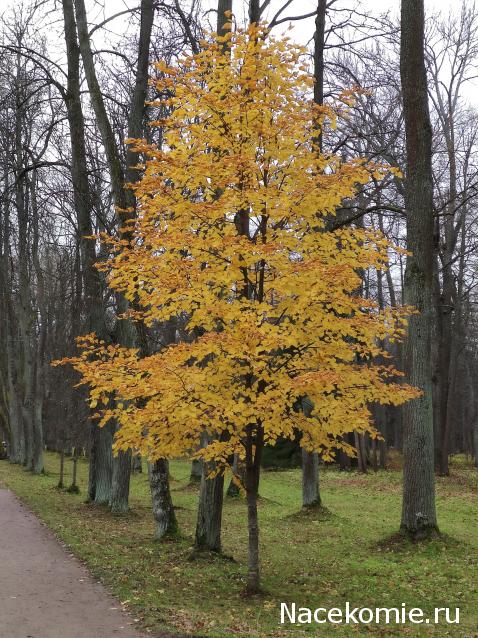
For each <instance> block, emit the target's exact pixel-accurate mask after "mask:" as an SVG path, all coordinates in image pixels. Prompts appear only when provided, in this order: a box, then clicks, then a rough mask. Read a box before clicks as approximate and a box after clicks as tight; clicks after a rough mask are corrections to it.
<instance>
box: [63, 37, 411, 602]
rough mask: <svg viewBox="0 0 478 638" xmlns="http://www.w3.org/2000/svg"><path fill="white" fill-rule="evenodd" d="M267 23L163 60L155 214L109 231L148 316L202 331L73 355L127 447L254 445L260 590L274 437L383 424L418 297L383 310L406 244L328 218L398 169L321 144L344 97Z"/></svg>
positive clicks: (219, 453)
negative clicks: (393, 247) (320, 129)
mask: <svg viewBox="0 0 478 638" xmlns="http://www.w3.org/2000/svg"><path fill="white" fill-rule="evenodd" d="M265 35H266V33H265V29H264V28H263V27H261V26H256V25H253V26H251V27H250V28H249V29H248V30H245V31H242V30H238V31H236V32H235V33H228V34H227V35H225V36H222V37H216V36H215V37H212V38H211V40H210V41H209V42H207V43H204V47H203V49H202V50H201V52H200V53H198V54H197V55H194V56H190V57H186V58H184V59H183V60H182V61H181V64H180V65H179V66H178V67H174V68H170V67H167V66H166V65H163V64H158V65H157V67H158V71H159V72H160V76H161V79H160V80H159V81H157V90H158V93H159V95H160V98H159V104H160V105H162V106H163V107H164V108H163V112H167V113H169V115H168V116H167V117H166V118H165V119H163V120H160V121H157V122H155V123H154V125H155V126H158V127H162V129H163V140H164V143H163V146H162V148H157V147H155V146H152V145H148V144H146V142H139V141H136V142H135V146H136V149H137V150H138V151H140V152H141V153H143V154H145V156H146V158H147V159H146V163H145V166H144V176H143V178H142V180H141V181H140V182H139V183H138V184H137V185H135V186H134V191H135V195H136V198H137V201H138V213H139V216H138V219H137V220H135V221H134V222H132V224H131V227H130V228H129V229H128V233H127V234H124V235H123V236H122V237H120V238H118V239H117V240H109V242H110V248H111V257H110V259H109V261H108V262H107V263H106V264H103V265H102V266H101V268H105V269H107V270H108V277H109V285H110V286H111V287H112V288H113V289H114V290H116V291H121V292H122V293H124V294H125V295H126V297H127V298H128V299H130V300H131V301H132V302H134V307H135V308H136V310H135V312H136V314H137V315H138V316H140V317H141V319H142V320H144V321H146V322H147V323H149V324H150V325H151V324H153V323H155V322H164V321H167V320H169V319H170V318H172V317H177V316H183V317H187V320H188V329H189V331H190V333H191V339H189V340H188V342H182V343H177V344H172V345H169V346H167V347H165V348H163V349H162V350H161V351H159V352H157V353H155V354H152V355H151V356H148V357H145V358H141V357H140V356H139V353H138V352H137V351H136V350H133V349H128V348H124V347H121V346H113V345H106V344H105V343H103V342H102V341H98V340H97V339H96V338H95V336H94V335H89V336H87V337H84V338H82V339H81V340H80V343H79V345H80V347H81V354H80V355H79V356H78V357H76V358H74V359H70V360H69V361H70V362H72V363H73V365H74V367H75V368H76V369H77V370H78V371H79V372H80V373H81V375H82V380H83V383H85V384H88V385H89V388H90V389H89V396H90V403H91V405H92V406H93V407H96V408H97V410H98V417H99V418H100V420H101V423H102V424H106V423H107V422H108V421H109V420H110V419H113V418H114V419H115V420H116V421H117V422H118V423H119V424H120V428H119V430H118V432H117V434H116V443H115V445H116V449H117V450H125V449H129V448H135V449H138V450H139V451H140V452H141V453H142V454H144V455H146V456H147V457H149V458H150V459H156V458H159V457H165V458H172V457H178V456H181V455H185V454H187V453H191V454H196V455H198V456H200V457H202V458H203V459H204V460H205V461H213V462H215V464H216V466H217V467H218V468H219V470H221V469H224V468H226V467H227V466H228V464H229V461H230V459H231V457H232V455H234V454H238V455H239V457H240V458H241V459H242V460H243V462H244V465H245V491H246V497H247V511H248V525H249V571H248V581H247V589H248V591H249V592H255V591H257V590H258V589H259V551H258V541H259V528H258V518H257V494H258V485H259V474H260V463H261V453H262V449H263V446H264V444H269V445H271V444H272V445H273V444H274V442H275V441H276V440H277V439H278V438H279V437H286V438H295V437H296V434H297V432H299V433H300V434H301V437H302V440H301V445H302V446H303V447H306V448H307V449H310V450H315V451H319V452H321V454H322V455H323V457H324V458H330V456H331V454H332V450H333V449H336V448H339V447H342V448H345V447H347V446H346V444H345V443H344V442H343V439H342V435H343V434H344V433H346V432H349V431H352V430H358V431H360V432H369V433H371V435H372V436H374V435H375V431H374V429H373V425H372V423H371V418H370V411H369V406H370V404H371V403H375V402H376V403H393V404H400V403H402V402H404V401H406V400H408V399H409V398H412V397H414V396H416V392H415V390H414V389H412V388H410V387H409V386H406V385H404V384H401V383H400V382H399V380H398V379H396V377H398V376H399V373H398V372H397V371H396V370H394V369H393V367H392V366H386V365H384V364H383V360H384V358H386V356H387V354H386V353H385V352H382V350H381V348H380V345H379V344H380V343H383V341H384V339H385V337H388V338H389V339H392V340H393V339H397V338H400V337H401V336H402V333H403V330H404V324H405V321H406V319H405V312H404V310H403V309H402V310H397V309H393V310H392V309H389V310H386V311H380V310H379V308H378V307H377V305H376V304H375V303H374V302H373V301H371V300H366V299H364V298H363V297H361V296H360V294H359V293H358V291H359V290H360V287H361V278H360V272H361V271H363V269H366V268H378V269H383V268H385V267H386V264H387V261H388V258H387V253H388V251H389V249H390V246H389V244H388V243H387V241H386V240H385V238H384V237H383V236H381V235H379V234H377V233H375V232H371V231H367V230H358V229H354V228H343V229H341V230H337V231H335V232H326V229H325V220H326V218H327V217H330V216H331V215H334V212H335V210H336V208H337V207H338V206H340V204H341V202H342V200H343V199H344V198H348V197H352V196H353V194H354V192H355V190H356V188H357V186H358V185H360V184H365V183H366V182H367V181H368V180H369V178H370V174H371V171H373V172H374V173H375V177H379V176H380V173H382V172H383V170H384V169H382V168H380V167H377V166H374V167H371V166H368V165H366V164H365V163H364V162H361V161H353V162H347V163H343V162H341V161H340V160H339V158H338V157H335V156H331V155H325V154H322V153H320V152H319V149H318V147H317V143H316V140H317V126H318V125H320V124H321V123H323V122H324V121H326V120H329V121H331V123H333V119H334V117H335V116H334V113H333V112H332V110H330V109H328V108H325V107H323V106H317V105H316V104H314V103H313V101H312V100H311V97H310V92H311V88H312V80H311V78H310V76H309V74H308V73H307V70H306V69H305V68H304V66H303V65H302V64H301V55H302V50H301V49H299V48H297V47H295V46H292V45H291V44H289V42H288V41H287V40H285V39H281V40H275V39H273V38H272V37H270V36H269V35H267V38H266V37H265ZM375 360H380V361H382V363H380V364H378V363H375V362H374V361H375ZM304 397H308V399H309V401H310V403H311V404H312V405H313V410H312V412H311V413H309V411H307V414H305V413H304V412H303V411H302V410H301V409H300V407H299V406H300V405H301V400H302V399H303V398H304ZM112 399H113V400H112ZM203 431H207V434H208V443H207V445H205V446H203V447H200V445H199V442H200V438H201V433H202V432H203ZM347 451H350V450H347Z"/></svg>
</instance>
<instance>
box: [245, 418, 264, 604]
mask: <svg viewBox="0 0 478 638" xmlns="http://www.w3.org/2000/svg"><path fill="white" fill-rule="evenodd" d="M263 446H264V431H263V428H262V426H261V425H258V426H257V427H256V428H255V437H254V436H253V426H250V427H249V429H248V433H247V437H246V441H245V447H246V471H245V488H246V500H247V529H248V537H249V543H248V561H247V562H248V572H247V585H246V593H247V594H257V593H259V592H260V584H261V583H260V563H259V519H258V515H257V497H258V494H259V478H260V469H261V458H262V449H263Z"/></svg>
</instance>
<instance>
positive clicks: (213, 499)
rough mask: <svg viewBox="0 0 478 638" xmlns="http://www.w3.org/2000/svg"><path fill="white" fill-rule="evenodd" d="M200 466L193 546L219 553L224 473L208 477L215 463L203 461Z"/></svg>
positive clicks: (200, 549)
mask: <svg viewBox="0 0 478 638" xmlns="http://www.w3.org/2000/svg"><path fill="white" fill-rule="evenodd" d="M202 466H203V467H202V476H201V489H200V493H199V507H198V517H197V523H196V535H195V548H196V550H198V551H210V552H217V553H220V552H221V524H222V504H223V499H224V474H223V473H221V474H218V475H217V476H215V477H214V478H208V474H209V472H211V471H213V470H214V469H215V465H214V464H209V463H203V464H202Z"/></svg>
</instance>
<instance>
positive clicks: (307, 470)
mask: <svg viewBox="0 0 478 638" xmlns="http://www.w3.org/2000/svg"><path fill="white" fill-rule="evenodd" d="M326 4H327V3H326V0H318V4H317V15H316V18H315V33H314V78H315V83H314V102H315V103H316V104H319V105H322V104H323V103H324V48H325V17H326ZM317 144H318V150H319V152H322V146H323V138H322V129H319V131H318V136H317ZM302 409H303V410H304V412H305V409H304V400H303V401H302ZM310 411H311V410H310V409H309V414H310ZM307 416H308V415H307ZM321 504H322V499H321V496H320V481H319V456H318V454H317V453H316V452H308V451H307V450H304V449H302V506H303V507H314V506H318V507H320V506H321Z"/></svg>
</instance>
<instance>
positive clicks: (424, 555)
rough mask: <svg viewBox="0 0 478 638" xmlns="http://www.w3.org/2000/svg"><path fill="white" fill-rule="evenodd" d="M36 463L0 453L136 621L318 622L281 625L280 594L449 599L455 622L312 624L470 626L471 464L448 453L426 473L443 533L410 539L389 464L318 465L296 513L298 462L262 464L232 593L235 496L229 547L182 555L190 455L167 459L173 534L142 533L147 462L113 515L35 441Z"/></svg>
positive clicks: (453, 630)
mask: <svg viewBox="0 0 478 638" xmlns="http://www.w3.org/2000/svg"><path fill="white" fill-rule="evenodd" d="M46 469H47V474H46V475H45V476H32V475H31V474H28V473H27V472H25V471H24V470H23V469H22V468H19V467H16V466H11V465H9V464H8V462H6V461H3V462H0V480H2V481H3V483H4V484H6V485H7V486H8V487H10V488H11V489H12V490H13V491H14V492H15V493H16V494H17V495H18V496H19V498H20V499H21V500H22V501H24V502H25V503H26V504H27V505H28V507H30V508H31V509H32V510H33V511H35V512H36V513H37V514H38V515H39V516H40V517H41V518H42V519H43V520H44V521H45V522H46V523H47V525H48V526H50V527H51V528H52V529H53V530H54V532H55V533H56V534H57V535H58V537H59V538H60V539H61V540H62V541H64V542H65V543H67V544H68V546H69V547H70V548H71V551H72V552H73V553H74V554H76V555H77V556H78V557H79V558H80V559H82V560H83V561H84V562H85V563H86V564H87V565H88V567H89V569H90V570H91V572H92V573H93V575H94V576H95V577H97V578H98V579H100V580H101V581H103V582H104V583H105V584H106V585H107V586H108V587H109V588H110V589H111V590H112V591H113V593H114V594H115V595H116V596H117V597H118V598H119V600H120V601H121V602H122V603H124V605H125V606H126V607H129V608H130V610H131V612H132V613H133V614H134V617H135V618H138V619H139V620H140V622H141V624H142V626H143V627H144V628H149V629H150V630H152V631H153V632H154V631H156V630H158V629H163V630H164V629H165V628H166V629H172V630H176V631H178V632H191V633H193V634H196V635H198V636H207V637H210V638H224V636H227V635H234V636H237V637H238V638H246V637H247V638H265V637H270V638H272V637H274V638H281V637H288V636H297V637H299V636H305V637H306V636H313V635H318V633H319V632H318V630H317V626H312V627H306V626H303V627H301V628H299V627H298V626H292V627H290V626H289V627H281V625H280V624H279V606H280V602H288V603H291V602H293V601H295V602H296V603H298V604H299V605H301V606H307V607H311V608H315V607H319V606H320V607H344V606H345V602H346V601H349V602H350V603H351V604H352V605H354V606H355V605H358V606H361V607H400V606H401V604H402V603H405V604H406V605H407V607H421V608H423V609H424V611H425V612H431V611H432V610H433V609H434V608H435V607H452V608H453V609H454V608H455V607H460V609H461V623H460V625H448V626H447V625H445V624H444V623H442V624H439V625H427V626H425V625H423V626H418V625H415V626H406V627H403V626H402V627H394V626H391V625H389V626H387V625H383V624H382V625H380V626H376V625H369V626H367V627H365V626H361V627H353V626H350V625H349V626H344V625H335V626H332V625H326V626H325V625H323V626H322V627H321V628H320V636H325V637H327V636H337V637H345V636H347V637H350V636H353V635H372V636H380V637H388V636H397V635H407V636H417V637H420V636H433V637H441V636H456V637H457V638H460V637H462V638H472V637H477V638H478V579H477V573H478V526H477V518H478V470H476V469H475V468H473V467H472V466H471V464H470V463H468V462H467V461H466V460H465V459H463V458H459V457H457V458H455V459H454V461H453V463H452V468H451V471H452V475H451V477H449V478H440V479H438V485H437V503H438V514H439V521H440V528H441V531H442V533H443V536H442V537H441V538H440V539H437V540H434V541H432V542H430V543H426V544H418V545H412V544H410V543H403V542H398V541H397V540H396V539H394V538H393V537H392V535H393V534H394V532H396V530H397V528H398V525H399V518H400V479H401V474H400V471H399V469H398V468H397V469H395V470H390V471H386V472H385V471H382V472H378V473H377V474H374V473H370V474H368V475H366V476H359V475H357V474H354V473H352V474H342V473H339V472H338V471H336V470H335V469H326V470H325V471H322V476H321V479H322V493H323V499H324V503H325V505H326V507H327V510H328V512H327V513H314V512H311V513H308V514H302V513H300V512H299V510H300V480H301V479H300V472H299V471H298V470H290V471H283V472H267V473H264V474H263V477H262V479H261V487H260V492H261V503H260V509H259V516H260V524H261V533H262V542H261V552H262V572H263V585H264V589H265V593H264V595H262V596H261V597H258V598H255V599H248V598H244V597H243V596H242V595H241V592H242V589H243V585H244V579H245V574H246V525H245V516H246V511H245V504H244V502H243V501H242V500H236V499H235V500H229V499H228V500H226V505H225V512H224V527H223V543H224V553H225V554H226V555H228V556H232V557H233V558H234V559H235V560H234V561H231V560H224V559H221V558H215V559H205V558H204V559H199V560H194V561H191V560H190V559H191V545H192V535H193V531H194V523H195V514H196V504H197V490H196V489H195V488H191V487H188V486H187V483H188V477H189V464H188V463H186V462H182V461H177V462H173V463H171V475H172V489H173V499H174V503H175V505H176V507H177V515H178V518H179V523H180V526H181V534H182V535H181V537H180V538H179V539H177V540H170V541H168V542H165V543H158V542H155V541H153V540H152V530H153V527H152V520H151V514H150V504H149V491H148V484H147V476H146V474H143V475H136V476H134V477H133V481H132V497H131V505H132V512H131V513H130V514H129V515H127V516H126V517H117V516H113V515H111V514H109V513H108V512H107V511H106V510H104V509H103V508H99V507H92V506H91V505H87V504H85V503H84V498H85V487H86V476H87V474H86V471H87V467H86V464H85V463H81V464H80V469H79V475H80V487H81V493H80V494H79V495H73V494H68V493H67V492H66V491H62V490H58V489H57V488H56V484H57V482H58V469H59V459H58V457H57V456H56V455H53V454H47V456H46Z"/></svg>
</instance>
